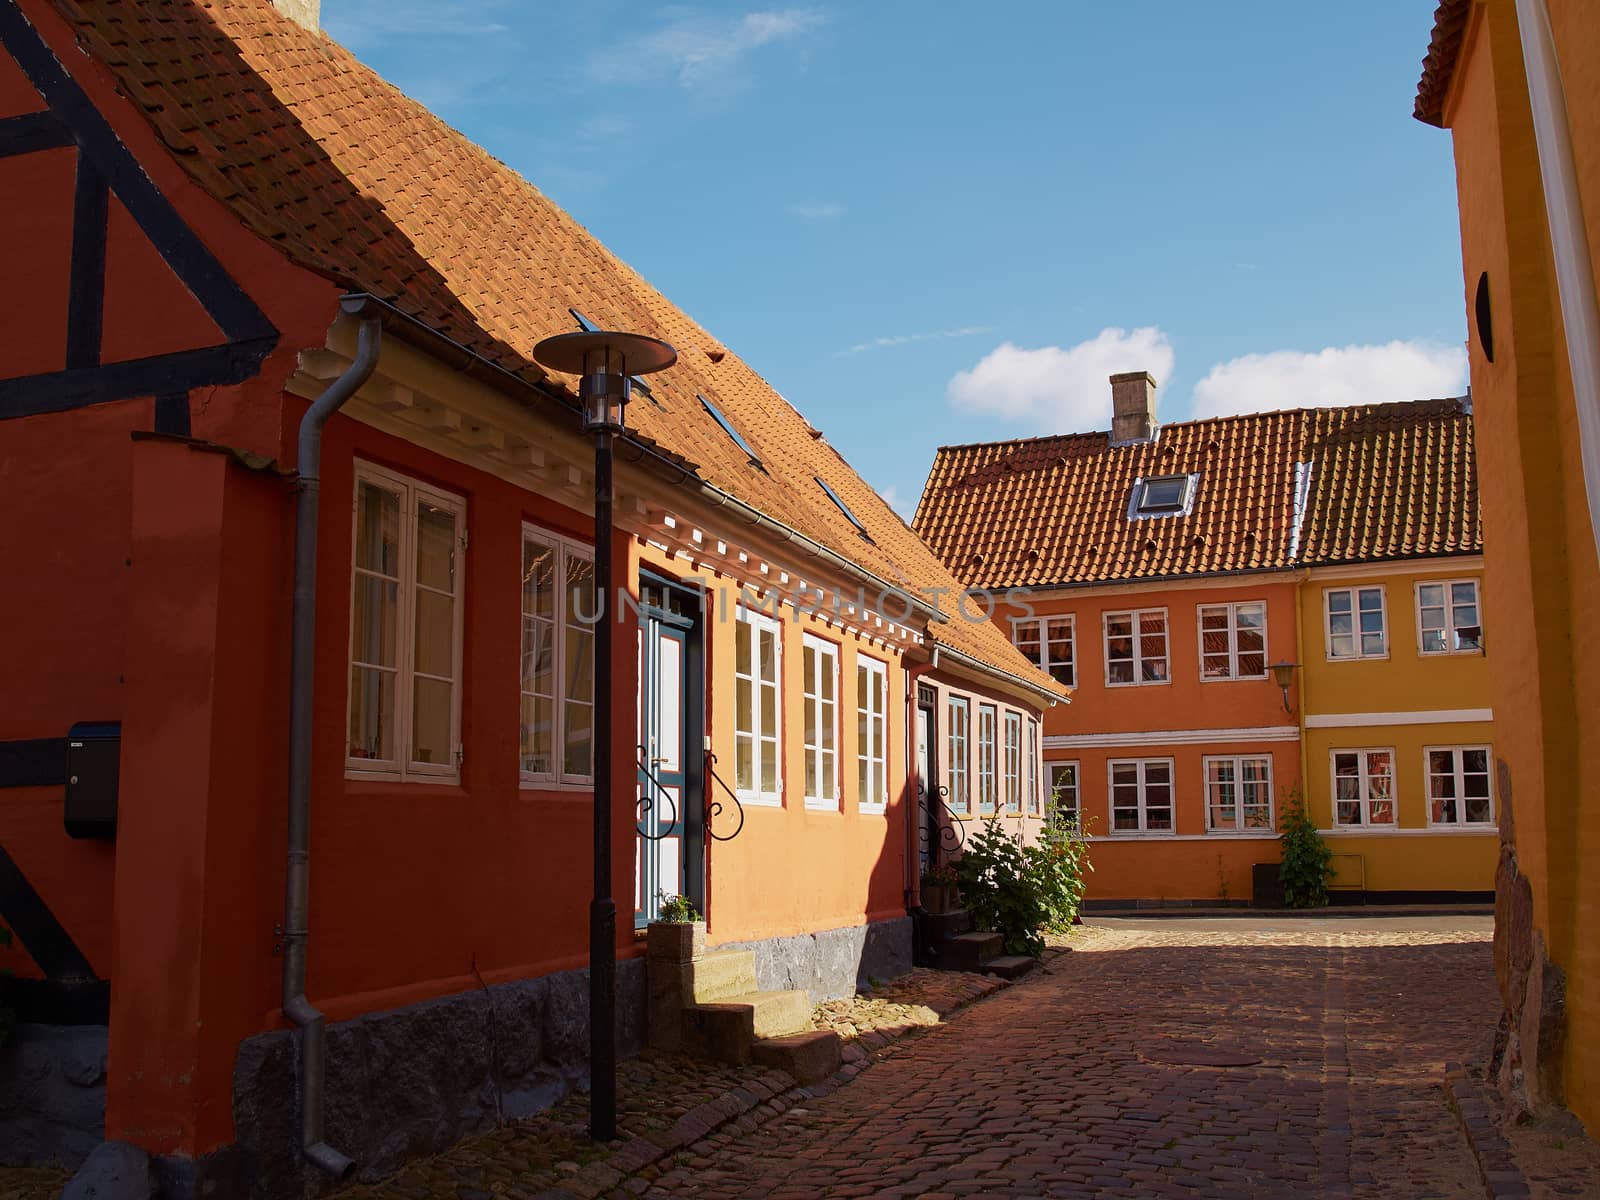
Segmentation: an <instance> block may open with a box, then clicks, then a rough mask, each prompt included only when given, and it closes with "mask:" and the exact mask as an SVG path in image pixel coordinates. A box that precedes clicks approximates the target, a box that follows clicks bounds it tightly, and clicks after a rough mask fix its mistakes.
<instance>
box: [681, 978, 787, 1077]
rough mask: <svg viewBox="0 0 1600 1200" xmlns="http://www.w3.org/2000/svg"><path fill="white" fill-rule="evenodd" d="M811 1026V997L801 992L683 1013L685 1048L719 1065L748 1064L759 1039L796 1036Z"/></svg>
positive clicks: (747, 996) (753, 996)
mask: <svg viewBox="0 0 1600 1200" xmlns="http://www.w3.org/2000/svg"><path fill="white" fill-rule="evenodd" d="M810 1023H811V997H810V996H808V995H807V994H806V993H805V992H802V991H786V992H746V993H744V994H743V995H739V996H730V997H728V998H727V999H726V1000H719V1001H716V1002H714V1003H711V1004H690V1005H686V1006H685V1007H684V1010H683V1041H684V1045H685V1047H686V1048H688V1049H689V1050H691V1051H694V1052H697V1053H701V1054H704V1055H706V1056H707V1057H709V1058H714V1059H716V1060H718V1061H719V1062H728V1063H747V1062H749V1061H750V1049H751V1047H752V1046H753V1045H754V1044H755V1043H756V1041H758V1040H759V1039H761V1038H770V1037H781V1036H782V1035H784V1034H787V1033H798V1032H800V1031H801V1030H803V1029H805V1028H806V1026H807V1025H809V1024H810Z"/></svg>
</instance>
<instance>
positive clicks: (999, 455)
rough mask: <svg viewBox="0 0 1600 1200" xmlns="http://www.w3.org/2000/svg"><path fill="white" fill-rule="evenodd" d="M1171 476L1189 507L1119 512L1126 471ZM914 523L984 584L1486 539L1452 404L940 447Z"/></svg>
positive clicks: (1163, 572) (1410, 549)
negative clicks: (1302, 490) (1157, 512)
mask: <svg viewBox="0 0 1600 1200" xmlns="http://www.w3.org/2000/svg"><path fill="white" fill-rule="evenodd" d="M1302 463H1309V464H1310V476H1309V488H1308V493H1307V495H1306V497H1305V500H1304V504H1303V507H1302V508H1301V509H1298V510H1297V507H1296V503H1295V496H1296V488H1297V485H1298V482H1299V479H1300V474H1301V473H1300V471H1299V469H1298V465H1299V464H1302ZM1180 474H1194V475H1196V476H1197V477H1198V479H1197V484H1196V486H1195V492H1194V500H1193V504H1192V507H1191V508H1190V511H1189V512H1188V514H1187V515H1180V516H1168V517H1146V518H1131V517H1130V516H1129V505H1130V501H1131V500H1132V498H1133V493H1134V484H1135V480H1137V479H1139V478H1141V477H1150V476H1159V475H1180ZM1297 515H1298V516H1300V517H1301V519H1300V521H1299V536H1298V538H1297V537H1296V536H1295V528H1296V518H1297ZM915 526H916V529H917V530H918V532H920V533H921V534H922V535H923V537H924V538H926V539H927V541H928V544H929V545H931V546H932V547H933V548H934V551H935V552H936V553H938V554H939V555H940V556H941V557H943V558H944V560H945V561H946V562H947V563H948V564H949V565H950V568H951V569H952V570H953V571H954V572H955V573H956V574H957V575H959V576H961V577H962V578H963V579H965V580H966V581H967V582H968V583H969V584H970V585H972V586H978V587H989V588H1006V587H1027V586H1032V587H1047V586H1052V585H1061V584H1067V585H1071V584H1090V583H1111V582H1134V581H1140V580H1153V579H1166V578H1173V577H1179V576H1196V575H1223V574H1230V573H1234V572H1240V571H1259V570H1274V569H1283V568H1288V567H1294V566H1302V565H1316V564H1331V563H1342V562H1372V561H1378V560H1382V559H1389V558H1417V557H1424V556H1428V555H1439V554H1469V553H1481V551H1482V532H1481V526H1480V524H1479V519H1478V497H1477V471H1476V463H1475V460H1474V456H1473V445H1472V420H1471V417H1470V415H1469V414H1468V413H1467V410H1466V408H1465V405H1464V404H1463V402H1462V401H1460V400H1426V401H1421V402H1417V403H1411V404H1386V405H1366V406H1360V407H1356V408H1333V409H1296V410H1288V411H1284V412H1275V413H1255V414H1249V415H1245V416H1236V417H1217V418H1210V419H1207V420H1201V421H1187V422H1183V423H1180V424H1174V425H1165V426H1162V427H1161V430H1160V432H1159V435H1158V437H1157V438H1156V440H1155V441H1153V442H1146V443H1140V444H1134V445H1123V446H1113V445H1111V440H1110V435H1109V434H1107V433H1084V434H1072V435H1067V436H1060V437H1044V438H1029V439H1026V440H1022V441H1011V442H989V443H982V444H978V445H969V446H946V447H942V448H941V449H940V450H939V452H938V454H937V456H936V457H935V459H934V464H933V469H932V471H931V472H930V473H929V476H928V484H927V487H926V489H925V490H924V491H923V494H922V500H921V503H920V504H919V505H918V507H917V515H916V522H915Z"/></svg>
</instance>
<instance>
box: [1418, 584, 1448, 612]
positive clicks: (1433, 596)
mask: <svg viewBox="0 0 1600 1200" xmlns="http://www.w3.org/2000/svg"><path fill="white" fill-rule="evenodd" d="M1417 600H1418V602H1419V603H1421V604H1422V605H1423V606H1424V607H1427V606H1433V607H1441V608H1442V607H1443V606H1444V584H1442V583H1425V584H1423V585H1422V586H1421V587H1419V588H1418V589H1417Z"/></svg>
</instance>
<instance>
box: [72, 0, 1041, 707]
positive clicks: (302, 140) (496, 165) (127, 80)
mask: <svg viewBox="0 0 1600 1200" xmlns="http://www.w3.org/2000/svg"><path fill="white" fill-rule="evenodd" d="M54 2H55V4H56V7H57V8H58V9H59V10H60V11H61V12H62V14H63V15H64V16H65V17H66V18H67V20H68V21H69V22H71V23H72V25H73V26H74V28H75V30H76V32H77V35H78V38H79V41H80V44H81V45H82V46H83V47H84V48H85V49H86V50H87V51H88V52H89V53H90V54H92V55H93V56H94V57H95V58H97V59H99V60H100V61H101V62H102V63H103V64H105V66H106V67H107V68H109V69H110V71H111V72H112V74H113V75H114V77H115V79H116V81H117V83H118V85H119V87H120V88H121V90H122V91H123V92H124V93H125V94H126V95H128V96H129V97H130V98H131V99H132V100H133V102H134V103H135V104H136V105H137V106H138V107H139V108H141V109H142V110H143V112H144V114H145V116H146V118H147V119H148V120H149V121H150V123H151V124H152V125H153V126H154V127H155V129H156V131H157V133H158V134H159V135H160V136H161V137H162V139H163V140H164V141H165V142H166V144H167V145H168V146H169V147H170V148H171V149H172V151H173V153H174V156H175V157H176V158H177V160H178V161H179V162H180V163H181V164H182V165H183V166H184V167H185V168H186V169H187V170H188V172H189V173H190V175H192V176H193V178H194V179H195V180H196V181H197V182H198V183H199V184H200V186H201V187H203V188H205V189H206V190H207V191H209V192H210V193H211V194H212V195H214V196H216V197H217V198H218V199H220V200H222V201H223V202H224V203H226V204H227V205H229V207H231V208H232V209H233V211H234V212H235V213H236V214H238V216H239V217H240V219H241V220H242V221H243V222H244V223H245V224H246V225H247V226H248V227H249V228H251V229H252V230H254V231H255V232H256V233H258V234H260V235H261V236H262V237H264V238H267V239H269V240H270V241H272V242H273V243H275V244H276V245H278V246H279V247H280V248H281V249H282V250H283V252H284V253H285V254H286V255H288V256H289V258H291V259H292V260H294V261H295V262H297V263H300V264H301V265H303V266H306V267H308V268H310V269H312V270H315V271H318V272H320V273H322V274H324V275H326V276H328V277H329V278H331V279H333V280H334V281H336V282H337V283H339V284H341V285H342V286H346V287H348V288H350V289H351V290H354V291H362V292H369V293H371V294H373V295H375V296H378V297H379V298H381V299H383V300H386V301H388V302H390V303H392V304H393V305H394V306H395V307H397V308H399V309H401V310H402V311H404V312H405V313H407V314H409V315H411V316H413V317H416V318H417V319H419V320H420V321H422V322H423V323H424V324H426V325H428V326H430V327H432V328H433V329H435V330H438V331H439V332H441V333H444V334H446V335H447V336H449V337H450V338H452V339H454V340H455V341H457V342H459V343H461V344H462V345H464V346H466V347H468V348H469V349H471V350H473V351H475V352H476V353H478V354H480V355H482V356H483V357H485V358H487V359H489V360H491V361H493V362H495V363H497V364H499V365H500V366H502V367H504V368H506V369H507V370H510V371H512V372H515V373H516V374H518V375H520V376H522V377H523V378H525V379H528V380H530V381H537V380H540V379H543V378H544V375H543V373H542V372H541V371H540V370H539V368H538V367H536V366H535V365H534V364H533V363H532V362H531V360H530V359H529V358H528V355H527V351H528V350H529V349H530V348H531V347H532V346H533V344H534V343H535V342H537V341H539V340H540V339H541V338H543V337H546V336H548V335H550V334H552V333H561V332H566V331H569V330H571V329H572V328H573V322H572V318H571V316H570V315H569V314H568V312H567V309H568V308H569V307H572V308H577V309H579V310H581V311H582V312H583V313H584V314H585V315H586V316H588V317H589V318H590V319H591V320H593V321H595V322H596V323H597V324H599V325H601V326H602V327H606V328H621V329H629V330H632V331H635V332H639V333H645V334H650V335H653V336H656V337H660V338H664V339H665V340H667V341H668V342H671V343H672V344H673V345H674V346H675V347H676V348H677V350H678V352H679V361H678V365H677V366H675V367H674V368H672V369H671V370H669V371H667V372H665V373H663V374H662V375H658V376H654V377H652V379H651V388H652V391H653V392H654V394H655V396H656V397H657V398H658V399H659V400H660V401H661V403H662V405H663V406H664V410H663V409H658V408H656V406H654V405H652V404H648V403H644V404H635V405H633V406H631V407H630V409H629V418H630V422H633V423H635V424H636V426H637V430H638V432H639V433H640V434H641V435H642V436H643V437H644V438H646V439H648V440H651V441H654V442H655V443H657V444H658V445H660V446H662V447H663V448H664V449H666V450H667V451H669V452H671V453H673V454H676V455H678V456H681V457H682V458H684V459H686V460H688V461H689V463H690V464H692V465H693V466H694V468H695V469H696V471H697V473H698V474H699V475H700V476H701V477H702V478H703V479H705V480H707V481H708V482H710V483H711V484H713V485H715V486H716V487H718V488H721V489H723V490H725V491H727V492H729V493H731V494H733V495H735V496H737V497H738V498H739V499H741V500H743V501H745V502H746V503H748V504H750V505H752V506H753V507H755V508H758V509H760V510H761V511H762V512H764V513H766V514H767V515H768V516H770V517H772V518H774V519H776V520H778V521H780V522H782V523H784V524H786V525H789V526H790V527H792V528H794V529H797V530H799V531H800V532H802V533H804V534H805V535H807V536H808V537H811V538H813V539H815V540H816V541H817V542H820V543H821V544H823V545H824V546H826V547H828V548H830V549H832V550H834V551H836V552H837V553H839V554H841V555H843V556H844V557H846V558H848V559H851V560H852V561H854V562H855V563H857V564H858V565H859V566H861V567H862V568H864V569H866V570H867V571H869V572H871V573H873V574H874V575H876V576H878V577H879V578H882V579H885V580H887V581H888V582H890V583H893V584H896V585H900V586H909V587H912V588H938V587H955V586H958V585H956V583H955V580H954V579H953V578H952V577H951V576H950V574H949V573H948V572H947V571H946V570H945V568H944V566H943V564H942V563H940V562H939V560H938V559H936V558H935V557H934V556H933V554H932V553H930V551H929V550H928V548H927V547H926V546H925V545H924V544H923V543H922V542H921V541H920V540H919V539H918V538H917V537H916V535H915V534H913V533H912V532H911V530H910V528H909V527H908V526H907V525H906V524H905V522H904V521H902V520H901V519H900V518H899V517H898V516H897V515H896V514H895V513H894V512H893V511H892V510H891V509H890V508H889V507H888V505H887V504H885V503H884V502H883V500H882V499H881V498H880V497H879V496H878V494H877V493H876V492H875V491H874V490H873V489H872V488H871V487H870V486H868V485H867V483H866V482H865V481H864V480H862V479H861V478H860V477H859V476H858V475H857V474H856V473H855V472H854V471H853V470H852V469H851V468H850V467H849V465H848V464H846V463H845V462H844V460H843V459H842V458H841V457H839V456H838V454H837V453H835V452H834V451H833V449H832V448H831V447H830V446H828V445H827V443H826V442H825V441H824V440H823V439H822V436H821V434H820V433H818V432H817V431H816V430H814V429H813V428H812V427H811V426H810V424H809V423H808V422H807V421H806V420H805V418H804V417H802V416H801V415H800V414H799V413H798V412H797V411H796V410H795V409H794V408H793V407H791V406H790V405H789V404H788V403H787V402H786V401H785V400H784V399H783V398H782V397H781V396H779V395H778V394H777V393H776V392H775V391H774V390H773V389H772V388H771V387H770V386H769V385H768V384H767V383H766V382H765V381H764V380H763V379H762V378H761V377H760V376H759V375H758V374H756V372H755V371H753V370H752V369H751V368H750V367H749V366H748V365H747V364H745V363H744V362H743V361H742V360H741V359H740V358H739V357H738V356H737V355H736V354H733V353H731V352H728V351H727V350H725V349H724V347H723V346H722V345H721V344H720V343H719V342H718V341H717V340H716V339H715V338H713V337H712V336H711V335H710V334H709V333H707V332H706V331H705V330H704V329H702V328H701V327H700V326H699V325H697V324H696V323H695V322H694V321H693V320H691V319H690V318H689V317H688V316H687V315H686V314H685V313H683V312H682V311H681V310H679V309H678V308H677V307H675V306H674V305H673V304H672V303H671V302H670V301H668V300H667V299H666V298H665V297H664V296H662V295H661V293H660V292H658V291H656V289H655V288H653V287H651V286H650V285H649V284H648V283H646V282H645V281H644V279H643V278H641V277H640V276H639V275H638V273H637V272H635V271H634V270H632V269H631V268H630V267H628V266H627V265H626V264H625V263H623V262H621V261H620V260H618V259H617V258H616V257H615V256H614V255H612V254H611V252H610V251H608V250H607V249H606V248H605V247H604V246H603V245H601V244H600V242H599V241H598V240H597V239H595V238H594V237H593V236H592V235H590V234H589V233H588V232H587V231H586V230H585V229H584V228H583V227H582V226H580V225H579V224H578V223H577V222H576V221H574V220H573V219H572V218H571V217H570V216H569V215H568V214H567V213H565V212H564V211H562V210H561V209H560V208H559V207H557V206H556V205H555V204H554V203H552V202H551V201H550V200H549V199H547V198H546V197H545V196H544V195H542V194H541V193H540V192H539V191H538V190H537V189H536V188H534V187H533V186H532V185H531V184H529V183H528V182H527V181H526V180H525V179H523V178H522V177H521V176H520V175H518V174H517V173H516V172H515V171H513V170H512V169H511V168H509V167H508V166H506V165H505V164H504V163H502V162H500V161H498V160H497V159H495V158H493V157H492V156H491V155H489V154H488V153H486V152H485V151H484V150H482V149H480V148H479V147H478V146H476V145H474V144H472V143H471V142H470V141H468V140H467V139H466V138H465V137H463V136H462V135H461V134H460V133H458V132H457V131H455V130H454V129H452V128H450V127H449V126H448V125H446V124H445V123H444V122H443V121H441V120H440V119H439V118H438V117H436V116H434V115H433V114H432V113H430V112H429V111H428V110H427V109H425V108H423V107H422V106H421V105H420V104H418V103H416V102H415V101H413V100H411V99H408V98H407V97H406V96H404V95H403V94H402V93H401V92H399V91H398V90H397V89H395V88H394V87H392V86H391V85H389V84H388V83H386V82H384V81H383V80H382V79H381V78H379V77H378V76H377V75H376V74H374V73H373V72H372V71H371V70H370V69H368V68H367V67H365V66H363V65H362V64H361V63H360V62H358V61H356V59H355V58H354V57H353V56H352V55H351V54H350V53H349V52H348V51H347V50H345V49H344V48H343V47H341V46H339V45H338V44H337V43H335V42H333V41H331V40H330V39H328V38H326V37H325V36H321V35H319V34H316V33H312V32H309V31H307V30H305V29H302V28H301V27H300V26H298V25H296V24H294V23H293V22H292V21H289V20H288V19H286V18H284V17H283V16H281V15H280V14H278V13H277V12H276V11H275V10H274V9H273V8H272V7H271V6H270V5H269V4H268V3H267V0H119V2H118V3H115V4H86V3H85V4H80V3H75V2H74V0H54ZM553 382H554V383H556V384H557V385H558V386H564V385H566V384H568V383H569V382H570V381H564V380H562V379H560V378H555V379H554V380H553ZM696 393H703V394H704V395H706V396H707V397H709V398H710V399H711V400H712V401H713V402H714V403H716V404H717V406H718V407H719V408H721V410H722V411H723V412H724V413H726V414H727V415H728V417H729V418H730V419H731V420H732V422H733V423H734V424H735V426H736V427H737V428H739V430H740V431H741V432H742V433H743V435H744V436H745V437H746V438H747V439H748V440H749V442H750V443H751V444H752V446H753V447H754V449H755V451H756V453H757V454H758V455H759V456H760V457H761V458H762V460H763V461H764V462H765V463H766V465H767V467H768V470H769V474H763V473H761V472H760V471H757V470H756V469H754V468H753V467H751V466H750V464H749V462H748V459H747V458H746V456H745V454H744V453H743V452H742V451H740V450H739V449H738V448H737V447H736V446H735V445H734V444H733V443H732V441H731V440H729V439H728V437H727V436H726V435H725V434H724V433H723V432H722V430H721V429H720V428H718V427H717V425H716V424H715V423H714V421H713V420H712V418H711V417H710V416H709V415H708V414H707V413H706V412H705V411H704V410H703V409H702V407H701V405H700V404H699V402H698V400H697V399H696ZM813 476H820V477H822V478H823V479H826V480H827V481H828V483H829V484H830V485H831V486H832V487H833V488H834V489H835V490H836V491H837V492H838V493H839V495H840V497H841V498H842V499H843V500H844V501H845V503H846V504H848V505H849V506H850V508H851V509H852V510H853V511H854V512H855V514H856V515H857V516H858V517H860V519H861V521H862V522H863V524H864V525H865V526H866V528H867V529H868V531H869V532H870V534H871V536H872V538H873V543H875V544H869V543H868V542H866V541H864V540H863V539H862V538H861V537H859V536H858V535H857V533H856V530H855V528H854V527H853V526H852V525H851V524H850V522H849V520H848V519H847V518H846V517H845V516H844V515H843V514H842V513H841V512H839V510H838V509H837V508H835V507H834V505H833V504H832V503H831V502H830V501H829V500H828V499H827V497H826V495H825V494H824V493H823V492H822V490H821V489H820V488H818V487H817V485H816V483H815V482H814V480H813ZM938 640H943V641H945V642H947V643H948V644H950V645H952V646H953V647H955V648H957V649H960V650H963V651H964V652H966V653H967V654H969V655H971V656H972V657H974V658H976V659H978V660H979V661H980V662H983V663H985V664H987V665H989V666H992V667H997V668H999V669H1001V670H1003V671H1007V672H1009V673H1011V674H1014V675H1017V676H1020V677H1022V678H1025V679H1027V680H1028V681H1029V682H1031V683H1033V684H1035V685H1036V686H1040V687H1045V688H1047V689H1048V690H1050V691H1051V692H1055V693H1059V692H1060V689H1059V688H1058V687H1057V686H1056V685H1055V684H1054V682H1053V681H1052V680H1050V679H1049V677H1048V676H1045V675H1043V674H1042V673H1040V672H1038V671H1036V670H1035V669H1034V668H1033V667H1032V666H1031V665H1029V664H1028V663H1027V662H1026V661H1025V660H1024V659H1023V658H1022V657H1021V655H1019V654H1018V653H1017V652H1016V651H1015V649H1014V648H1013V647H1012V646H1011V645H1010V643H1009V642H1008V641H1007V640H1006V639H1005V637H1004V636H1003V635H1001V634H1000V633H999V632H998V630H995V629H994V628H993V627H992V626H990V625H989V624H987V623H984V624H971V623H965V622H957V623H954V624H951V625H948V626H945V627H943V629H942V632H941V633H940V634H939V635H938Z"/></svg>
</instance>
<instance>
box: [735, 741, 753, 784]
mask: <svg viewBox="0 0 1600 1200" xmlns="http://www.w3.org/2000/svg"><path fill="white" fill-rule="evenodd" d="M733 786H734V787H736V788H738V789H739V790H740V791H741V792H748V791H752V790H753V789H754V788H755V786H756V743H755V738H753V737H750V736H749V735H747V734H743V733H741V734H736V735H735V736H734V739H733Z"/></svg>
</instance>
